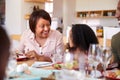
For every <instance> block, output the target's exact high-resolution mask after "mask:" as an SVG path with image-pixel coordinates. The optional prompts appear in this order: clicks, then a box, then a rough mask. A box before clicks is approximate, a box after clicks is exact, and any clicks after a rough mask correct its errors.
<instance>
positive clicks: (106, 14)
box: [77, 10, 116, 19]
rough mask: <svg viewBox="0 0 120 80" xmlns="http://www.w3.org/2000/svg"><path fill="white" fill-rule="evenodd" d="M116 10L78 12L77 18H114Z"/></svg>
mask: <svg viewBox="0 0 120 80" xmlns="http://www.w3.org/2000/svg"><path fill="white" fill-rule="evenodd" d="M115 12H116V10H97V11H80V12H77V18H82V19H86V18H114V17H115Z"/></svg>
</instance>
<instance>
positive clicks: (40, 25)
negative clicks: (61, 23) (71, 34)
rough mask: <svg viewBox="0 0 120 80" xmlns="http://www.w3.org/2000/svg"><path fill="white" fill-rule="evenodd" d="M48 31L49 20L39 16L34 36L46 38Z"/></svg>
mask: <svg viewBox="0 0 120 80" xmlns="http://www.w3.org/2000/svg"><path fill="white" fill-rule="evenodd" d="M49 32H50V22H49V21H48V20H45V19H43V18H39V19H38V21H37V24H36V28H35V36H36V37H40V38H47V37H48V36H49Z"/></svg>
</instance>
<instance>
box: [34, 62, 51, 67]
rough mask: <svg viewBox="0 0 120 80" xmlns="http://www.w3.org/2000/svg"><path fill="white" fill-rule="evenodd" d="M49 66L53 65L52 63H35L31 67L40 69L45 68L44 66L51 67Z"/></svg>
mask: <svg viewBox="0 0 120 80" xmlns="http://www.w3.org/2000/svg"><path fill="white" fill-rule="evenodd" d="M51 65H53V63H52V62H37V61H36V62H34V63H33V64H32V67H37V68H40V67H46V66H51Z"/></svg>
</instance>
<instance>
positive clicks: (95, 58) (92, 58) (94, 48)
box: [88, 44, 102, 78]
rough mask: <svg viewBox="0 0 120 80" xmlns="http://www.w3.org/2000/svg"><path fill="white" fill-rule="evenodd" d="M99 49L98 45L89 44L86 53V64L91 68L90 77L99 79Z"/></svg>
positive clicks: (100, 57)
mask: <svg viewBox="0 0 120 80" xmlns="http://www.w3.org/2000/svg"><path fill="white" fill-rule="evenodd" d="M101 54H102V53H101V49H100V46H99V45H98V44H90V47H89V51H88V63H89V65H90V66H91V67H92V68H93V70H92V71H91V76H92V77H94V78H97V77H100V76H101V73H100V71H98V70H97V65H98V64H99V63H100V62H101V59H102V56H101Z"/></svg>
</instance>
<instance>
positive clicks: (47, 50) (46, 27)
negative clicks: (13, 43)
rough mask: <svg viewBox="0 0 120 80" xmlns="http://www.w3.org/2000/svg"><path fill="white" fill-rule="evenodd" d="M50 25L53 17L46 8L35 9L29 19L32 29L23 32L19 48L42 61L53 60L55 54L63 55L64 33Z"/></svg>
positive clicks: (30, 56)
mask: <svg viewBox="0 0 120 80" xmlns="http://www.w3.org/2000/svg"><path fill="white" fill-rule="evenodd" d="M50 25H51V17H50V15H49V14H48V13H47V12H46V11H45V10H42V9H41V10H37V11H34V12H33V13H32V14H31V16H30V19H29V26H30V30H26V31H25V32H24V33H23V35H22V38H21V43H20V47H19V50H20V51H21V52H22V53H25V54H26V56H27V57H28V58H33V57H35V58H36V59H37V60H40V61H52V57H53V56H54V55H55V54H58V55H62V54H63V49H64V48H63V42H62V34H61V33H59V32H58V31H55V30H51V29H50ZM56 58H59V57H56ZM58 61H61V60H60V59H59V60H58Z"/></svg>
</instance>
